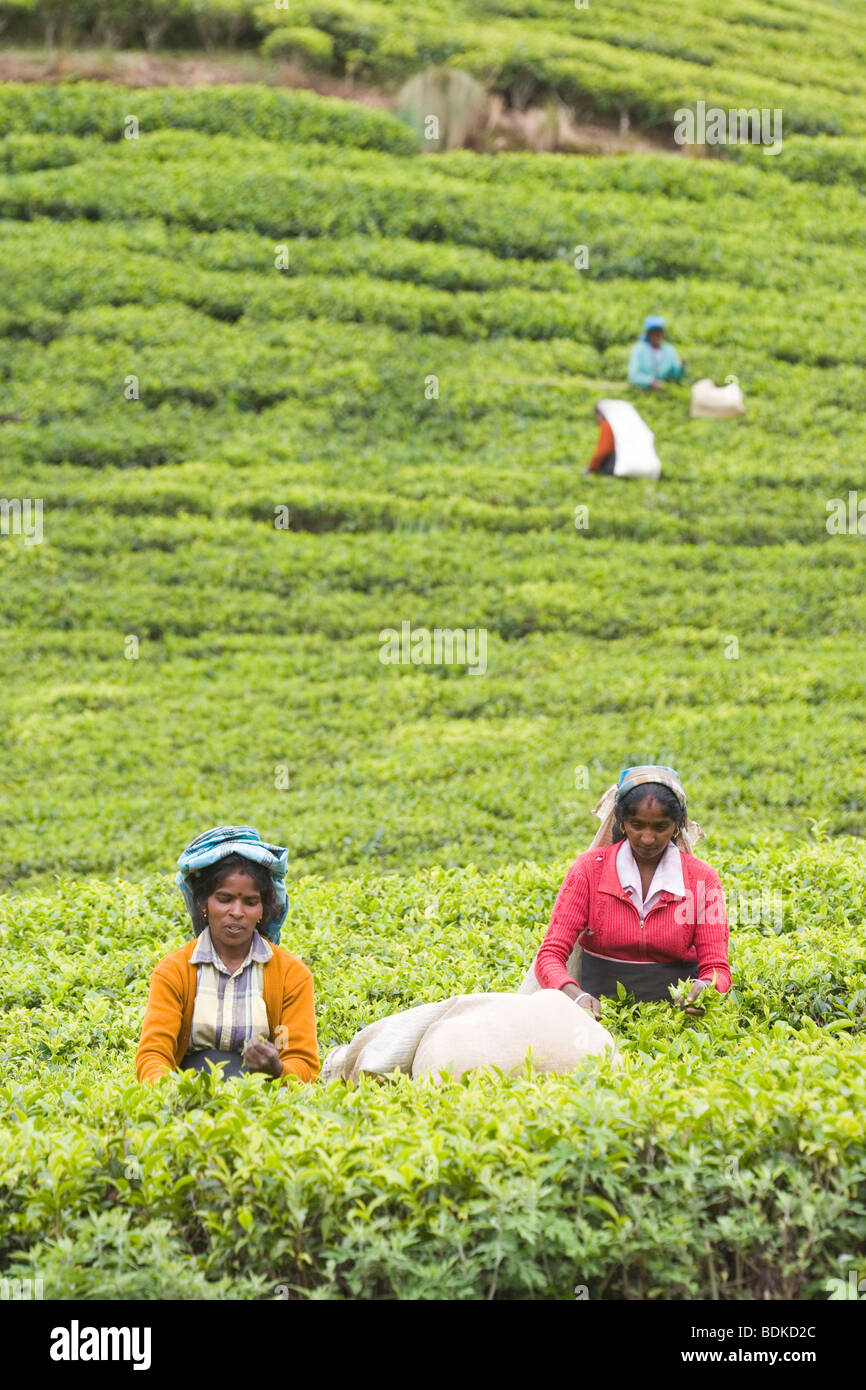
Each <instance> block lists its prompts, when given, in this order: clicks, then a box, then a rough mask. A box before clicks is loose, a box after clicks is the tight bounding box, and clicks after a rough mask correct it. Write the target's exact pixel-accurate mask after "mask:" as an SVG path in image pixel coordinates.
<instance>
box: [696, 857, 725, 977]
mask: <svg viewBox="0 0 866 1390" xmlns="http://www.w3.org/2000/svg"><path fill="white" fill-rule="evenodd" d="M707 869H708V871H707V874H706V878H705V883H706V895H705V898H704V907H703V911H701V912H698V913H697V914H696V916H697V917H698V921H697V922H696V923H695V935H694V943H695V951H696V952H697V957H698V979H699V980H706V981H707V982H708V983H709V984H712V982H713V971H715V972H716V982H715V983H716V989H717V990H718V991H719V993H720V994H726V993H727V991H728V990H729V989H730V988H731V967H730V965H729V964H728V936H729V932H728V913H727V909H726V907H725V895H724V892H723V890H722V883H721V879H720V878H719V876H718V874H717V873H716V871H715V869H710V868H709V866H707Z"/></svg>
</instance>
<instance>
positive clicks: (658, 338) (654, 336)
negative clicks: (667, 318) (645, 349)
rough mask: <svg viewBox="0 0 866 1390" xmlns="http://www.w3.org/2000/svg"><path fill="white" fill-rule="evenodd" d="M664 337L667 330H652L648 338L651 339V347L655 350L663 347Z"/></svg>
mask: <svg viewBox="0 0 866 1390" xmlns="http://www.w3.org/2000/svg"><path fill="white" fill-rule="evenodd" d="M664 336H665V330H664V329H663V328H651V329H650V331H649V333H648V334H647V337H648V338H649V341H650V343H651V345H652V346H653V347H655V348H657V347H661V345H662V338H663V337H664Z"/></svg>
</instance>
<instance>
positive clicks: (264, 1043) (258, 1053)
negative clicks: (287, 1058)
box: [244, 1038, 283, 1076]
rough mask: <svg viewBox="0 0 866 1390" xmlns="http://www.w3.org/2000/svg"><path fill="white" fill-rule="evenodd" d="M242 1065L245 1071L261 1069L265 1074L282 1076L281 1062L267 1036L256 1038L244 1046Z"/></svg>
mask: <svg viewBox="0 0 866 1390" xmlns="http://www.w3.org/2000/svg"><path fill="white" fill-rule="evenodd" d="M244 1066H245V1067H246V1069H247V1071H263V1072H265V1073H266V1075H267V1076H282V1074H283V1064H282V1062H281V1061H280V1054H279V1052H278V1051H277V1049H276V1048H275V1047H274V1045H273V1043H272V1042H268V1040H267V1038H256V1039H255V1040H254V1041H251V1042H248V1043H247V1045H246V1047H245V1048H244Z"/></svg>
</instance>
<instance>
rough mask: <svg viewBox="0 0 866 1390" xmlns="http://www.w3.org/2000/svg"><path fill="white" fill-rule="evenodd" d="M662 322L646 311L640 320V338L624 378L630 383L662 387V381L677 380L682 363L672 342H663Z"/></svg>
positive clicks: (682, 366) (663, 330) (656, 388)
mask: <svg viewBox="0 0 866 1390" xmlns="http://www.w3.org/2000/svg"><path fill="white" fill-rule="evenodd" d="M664 336H665V321H664V319H662V318H659V316H658V314H650V315H649V318H647V319H646V320H645V322H644V326H643V337H642V338H639V339H638V341H637V342H636V343H635V345H634V347H633V348H632V350H631V357H630V358H629V359H628V379H629V381H630V382H631V384H632V386H651V387H652V389H653V390H654V391H661V390H663V389H664V384H665V382H666V381H681V380H682V375H683V372H684V371H685V365H686V364H685V362H682V361H681V360H680V356H679V353H678V352H677V350H676V348H675V347H674V346H673V344H672V343H666V342H665V341H664Z"/></svg>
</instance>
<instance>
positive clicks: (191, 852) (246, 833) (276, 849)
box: [177, 825, 289, 946]
mask: <svg viewBox="0 0 866 1390" xmlns="http://www.w3.org/2000/svg"><path fill="white" fill-rule="evenodd" d="M230 854H240V855H242V856H243V858H244V859H250V860H252V861H253V862H254V863H256V864H264V866H265V868H266V869H267V870H268V873H269V874H270V876H271V879H272V880H273V884H274V889H275V891H276V897H277V910H276V915H275V916H274V917H273V918H272V919H271V920H270V921H269V922H265V921H264V919H263V920H262V921H261V922H260V923H259V932H260V933H261V935H262V936H264V937H267V939H268V941H271V942H272V943H273V944H274V945H275V946H278V945H279V941H280V932H281V930H282V926H283V923H284V922H285V920H286V917H287V916H288V911H289V899H288V894H287V893H286V869H287V868H288V863H289V851H288V850H287V849H284V848H283V847H282V845H266V844H265V842H264V840H263V839H262V837H261V835H260V834H259V832H258V831H257V830H254V829H253V827H252V826H251V825H218V826H216V827H215V828H214V829H213V830H206V831H205V833H204V834H203V835H199V836H198V837H197V839H195V840H193V842H192V844H190V845H187V847H186V849H185V850H184V852H183V854H182V855H180V857H179V859H178V861H177V867H178V870H179V873H178V876H177V886H178V888H179V889H180V891H181V893H182V894H183V900H184V902H185V903H186V910H187V912H188V913H189V915H190V920H191V922H192V924H193V927H196V926H197V923H196V920H195V894H194V891H193V890H194V883H195V878H196V876H197V875H198V874H199V873H201V871H202V869H208V868H210V866H211V864H216V863H218V862H219V860H220V859H226V858H228V856H229V855H230Z"/></svg>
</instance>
